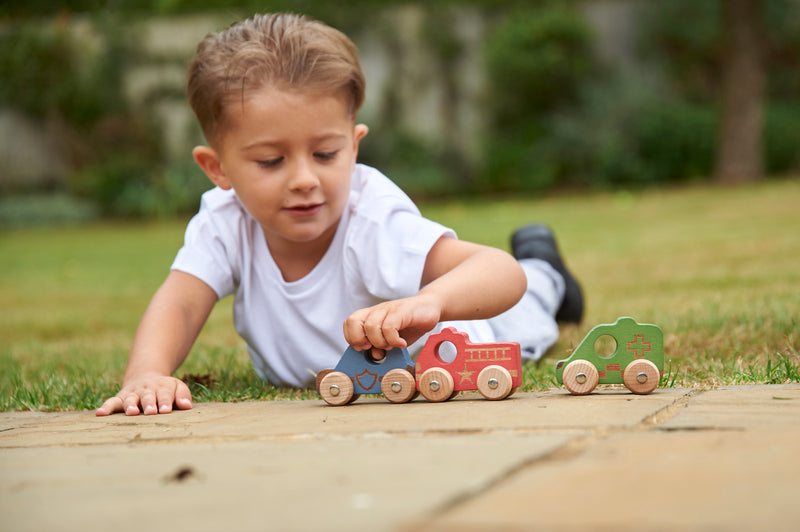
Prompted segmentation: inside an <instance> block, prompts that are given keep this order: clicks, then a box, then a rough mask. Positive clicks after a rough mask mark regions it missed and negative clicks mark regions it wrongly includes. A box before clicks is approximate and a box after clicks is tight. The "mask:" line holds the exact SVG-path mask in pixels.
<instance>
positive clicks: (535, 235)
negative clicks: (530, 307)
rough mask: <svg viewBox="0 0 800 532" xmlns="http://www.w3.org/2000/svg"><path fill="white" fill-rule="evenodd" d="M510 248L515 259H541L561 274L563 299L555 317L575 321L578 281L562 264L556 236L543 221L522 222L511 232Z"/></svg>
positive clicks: (579, 306) (579, 308)
mask: <svg viewBox="0 0 800 532" xmlns="http://www.w3.org/2000/svg"><path fill="white" fill-rule="evenodd" d="M511 251H512V253H513V254H514V257H515V258H516V259H517V260H519V259H542V260H544V261H546V262H547V263H548V264H550V266H552V267H553V269H555V270H556V271H557V272H558V273H560V274H561V276H562V277H563V278H564V284H565V285H566V288H565V290H564V299H563V300H562V301H561V306H560V307H559V308H558V312H556V321H561V322H565V323H574V324H579V323H580V322H581V319H583V294H582V293H581V287H580V285H579V284H578V281H577V280H576V279H575V277H573V276H572V274H571V273H570V272H569V271H568V270H567V268H566V266H564V261H563V260H562V259H561V254H560V253H559V252H558V246H557V245H556V239H555V237H554V236H553V232H552V231H551V230H550V228H549V227H547V226H546V225H543V224H531V225H526V226H525V227H522V228H520V229H517V231H516V232H515V233H514V234H513V235H512V236H511Z"/></svg>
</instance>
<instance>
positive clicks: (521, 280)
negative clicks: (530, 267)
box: [509, 255, 528, 305]
mask: <svg viewBox="0 0 800 532" xmlns="http://www.w3.org/2000/svg"><path fill="white" fill-rule="evenodd" d="M509 257H510V258H511V260H512V261H513V265H512V274H511V276H510V277H511V283H512V286H513V287H514V293H515V294H516V299H515V300H514V304H515V305H516V304H517V302H518V301H519V300H520V299H522V296H523V295H525V291H526V290H527V289H528V276H527V275H525V270H523V269H522V266H521V265H520V263H519V262H517V259H515V258H514V257H512V256H511V255H509Z"/></svg>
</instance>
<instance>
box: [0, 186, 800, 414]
mask: <svg viewBox="0 0 800 532" xmlns="http://www.w3.org/2000/svg"><path fill="white" fill-rule="evenodd" d="M798 205H800V181H798V180H796V179H795V180H784V181H770V182H766V183H763V184H759V185H755V186H746V187H736V188H712V187H693V188H685V189H666V190H659V189H655V190H649V191H645V192H635V193H628V192H618V193H607V194H606V193H604V194H591V195H581V196H570V197H547V198H543V199H535V198H518V199H500V200H494V201H456V202H447V203H441V202H439V203H435V204H434V203H426V204H423V205H421V209H422V211H423V213H424V214H425V215H426V216H428V217H430V218H433V219H435V220H437V221H440V222H442V223H444V224H446V225H449V226H451V227H454V228H455V229H456V230H457V231H458V233H459V236H460V237H461V238H464V239H467V240H473V241H476V242H481V243H485V244H490V245H495V246H498V247H501V248H506V249H507V246H508V236H509V235H510V233H511V231H512V230H513V229H514V228H515V227H517V226H519V225H520V224H523V223H527V222H529V221H544V222H547V223H548V224H550V225H551V226H552V227H553V228H554V229H555V231H556V234H557V236H558V238H559V242H560V246H561V249H562V252H563V254H564V255H565V257H566V258H567V262H568V265H569V267H570V268H571V269H572V270H573V271H574V273H575V274H576V275H577V276H578V277H579V279H580V280H581V282H582V284H583V286H584V289H585V295H586V303H587V312H586V316H585V321H584V324H583V325H582V326H581V327H579V328H575V327H571V328H565V329H564V330H562V337H561V339H560V340H559V342H558V343H557V344H556V346H554V348H553V349H552V350H551V352H550V354H549V357H548V358H547V359H546V360H545V361H544V362H543V363H542V364H539V365H538V366H537V365H534V364H530V365H528V366H527V367H526V370H525V373H526V386H525V389H528V390H533V389H546V388H549V387H552V386H554V385H555V382H554V370H553V365H554V364H553V361H554V360H555V359H558V358H563V357H565V356H566V355H567V354H568V352H569V351H570V349H572V348H574V347H575V346H576V345H577V344H578V342H580V340H581V339H582V338H583V335H584V334H585V333H586V332H587V331H588V330H589V329H590V328H591V327H592V326H594V325H596V324H598V323H610V322H613V321H614V320H615V319H616V318H617V317H619V316H623V315H627V316H633V317H634V318H636V319H637V320H638V321H640V322H648V323H656V324H658V325H659V326H661V328H662V329H663V331H664V334H665V346H666V358H667V367H666V368H665V370H666V371H665V376H664V379H663V380H662V386H675V387H699V388H711V387H716V386H720V385H725V384H749V383H782V382H798V381H800V332H799V331H800V327H799V326H798V325H799V324H798V322H799V321H800V318H799V317H800V267H798V265H799V264H800V232H798V228H799V227H800V214H798V210H797V206H798ZM185 223H186V220H182V221H175V222H158V223H140V224H93V225H88V226H71V227H63V228H48V229H44V228H37V229H15V230H10V231H8V230H7V231H5V232H2V233H0V269H1V271H2V272H3V273H2V277H1V278H0V301H2V305H0V410H3V411H7V410H70V409H91V408H95V407H97V406H99V404H100V403H101V402H102V400H103V399H105V398H107V397H108V396H110V395H113V394H114V393H116V391H117V390H118V387H119V385H120V382H121V378H122V373H123V371H124V368H125V362H126V359H127V350H128V346H129V343H130V340H131V338H132V336H133V333H134V331H135V328H136V325H137V324H138V320H139V317H140V316H141V313H142V311H143V310H144V308H145V306H146V305H147V302H148V301H149V299H150V297H151V295H152V293H153V292H154V291H155V289H156V288H157V287H158V285H159V284H160V282H161V281H162V280H163V278H164V276H165V275H166V273H167V270H168V268H169V265H170V263H171V261H172V259H173V257H174V255H175V252H176V251H177V249H178V248H179V247H180V245H181V242H182V237H183V229H184V226H185ZM231 312H232V310H231V301H230V300H229V299H228V300H224V301H222V302H221V303H220V304H219V305H218V306H217V308H216V309H215V310H214V312H213V313H212V315H211V318H210V319H209V321H208V323H207V325H206V327H205V328H204V330H203V332H202V334H201V336H200V338H199V340H198V342H197V344H196V345H195V348H194V349H193V351H192V354H191V355H190V357H189V359H188V361H187V363H186V364H185V365H184V367H182V368H181V369H179V370H178V373H177V375H178V376H185V377H186V379H187V380H188V381H189V382H190V384H191V387H192V391H193V394H194V398H195V401H240V400H249V399H290V398H292V399H293V398H308V397H314V396H315V394H314V393H313V392H309V391H304V390H290V389H276V388H274V387H271V386H265V385H264V384H263V383H261V382H260V381H259V380H258V378H257V377H256V376H255V374H254V372H253V370H252V368H251V367H250V362H249V359H248V357H247V353H246V349H245V348H244V345H243V343H242V341H241V340H240V339H239V338H238V337H237V335H236V333H235V331H234V330H233V326H232V324H231Z"/></svg>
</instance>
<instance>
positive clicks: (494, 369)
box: [478, 364, 511, 401]
mask: <svg viewBox="0 0 800 532" xmlns="http://www.w3.org/2000/svg"><path fill="white" fill-rule="evenodd" d="M478 391H479V392H480V393H481V395H482V396H484V397H485V398H486V399H489V400H490V401H497V400H498V399H505V398H506V397H508V394H509V393H511V373H509V372H508V370H507V369H506V368H504V367H503V366H498V365H494V364H493V365H491V366H486V367H485V368H483V369H482V370H481V372H480V373H478Z"/></svg>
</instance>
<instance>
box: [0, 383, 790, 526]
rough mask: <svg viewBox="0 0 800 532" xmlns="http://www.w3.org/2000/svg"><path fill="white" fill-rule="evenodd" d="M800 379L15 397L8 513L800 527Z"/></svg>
mask: <svg viewBox="0 0 800 532" xmlns="http://www.w3.org/2000/svg"><path fill="white" fill-rule="evenodd" d="M798 408H800V384H795V385H786V386H769V387H753V386H750V387H730V388H722V389H719V390H714V391H709V392H698V391H692V390H663V389H660V390H657V391H656V392H654V393H653V394H651V395H648V396H636V395H633V394H630V393H628V392H626V391H624V390H617V389H612V390H602V391H600V392H596V393H593V394H591V395H589V396H585V397H575V396H571V395H569V394H567V393H566V392H563V391H560V390H551V391H548V392H542V393H531V394H519V395H515V396H514V397H513V398H511V399H509V400H506V401H500V402H490V401H485V400H483V399H479V398H478V396H476V395H470V394H464V395H462V396H460V397H458V398H456V399H455V400H453V401H450V402H447V403H441V404H430V403H427V402H425V401H424V400H418V401H415V402H414V403H411V404H407V405H392V404H389V403H387V402H385V401H384V400H382V399H377V398H376V399H362V400H360V401H358V402H357V403H355V404H353V405H351V406H348V407H340V408H336V407H329V406H327V405H325V404H324V403H322V402H321V401H299V402H252V403H239V404H198V405H196V407H195V408H194V409H192V410H190V411H186V412H176V413H174V414H170V415H168V416H147V417H145V416H137V417H132V418H129V417H125V416H122V415H116V416H111V417H107V418H95V417H94V416H93V413H91V412H66V413H54V414H41V413H4V414H0V531H6V530H9V531H15V530H76V529H81V530H120V531H125V530H134V529H136V530H139V529H144V528H150V529H156V530H161V529H165V528H175V526H176V525H179V528H181V529H189V530H198V531H202V530H220V529H223V530H228V529H230V530H265V529H270V530H309V529H319V528H322V529H325V530H334V531H335V530H344V529H347V530H354V531H358V530H398V529H400V530H417V529H429V530H430V529H432V530H440V529H441V530H455V529H458V530H486V529H491V530H531V529H536V530H605V529H614V530H630V529H638V530H673V529H681V530H762V529H769V530H796V523H798V522H800V504H797V500H798V494H800V490H799V489H798V488H797V487H796V479H797V478H800V453H798V452H797V449H798V447H797V442H798V441H800V423H799V422H798V419H800V410H798Z"/></svg>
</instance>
